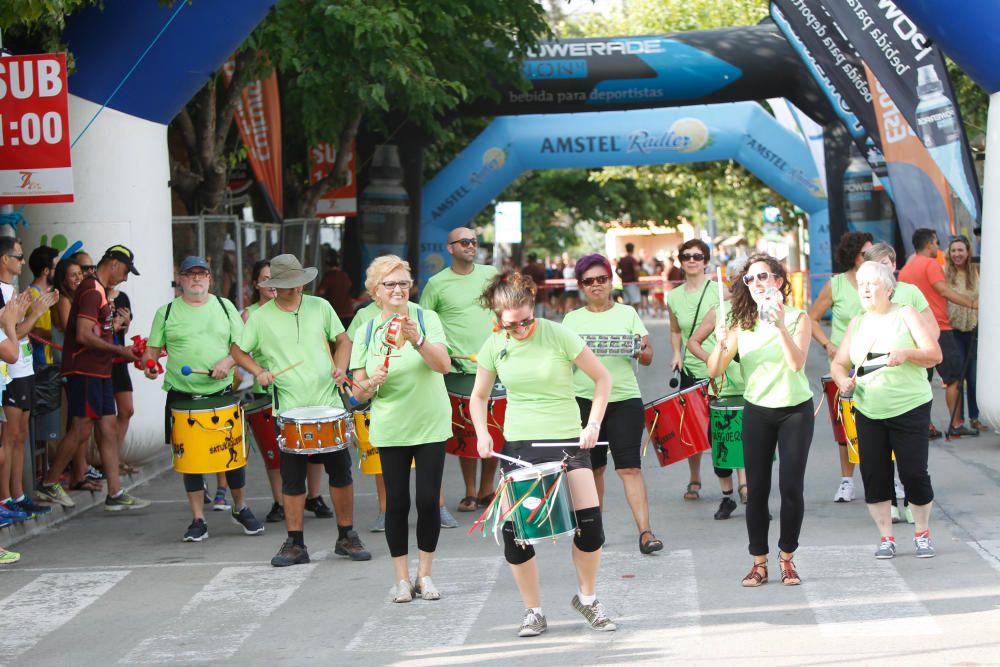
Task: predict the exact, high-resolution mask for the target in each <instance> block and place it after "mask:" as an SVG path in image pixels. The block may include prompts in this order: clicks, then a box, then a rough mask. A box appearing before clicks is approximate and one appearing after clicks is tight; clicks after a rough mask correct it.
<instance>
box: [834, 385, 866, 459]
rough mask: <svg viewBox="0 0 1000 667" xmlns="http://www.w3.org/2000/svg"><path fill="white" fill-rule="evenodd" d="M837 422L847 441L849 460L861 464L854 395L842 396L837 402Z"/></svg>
mask: <svg viewBox="0 0 1000 667" xmlns="http://www.w3.org/2000/svg"><path fill="white" fill-rule="evenodd" d="M837 410H838V414H837V422H838V423H839V424H840V425H841V430H842V431H843V432H844V434H845V436H846V439H847V460H848V461H850V462H851V463H861V457H860V456H859V454H858V426H857V424H856V423H855V422H854V394H842V395H841V396H840V400H839V401H838V402H837Z"/></svg>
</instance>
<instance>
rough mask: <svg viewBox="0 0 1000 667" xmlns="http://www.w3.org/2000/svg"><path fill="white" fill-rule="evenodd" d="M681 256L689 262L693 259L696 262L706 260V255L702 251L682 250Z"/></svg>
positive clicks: (684, 260) (683, 260)
mask: <svg viewBox="0 0 1000 667" xmlns="http://www.w3.org/2000/svg"><path fill="white" fill-rule="evenodd" d="M680 257H681V261H682V262H689V261H691V260H694V261H696V262H704V261H705V256H704V255H703V254H701V253H700V252H682V253H681V255H680Z"/></svg>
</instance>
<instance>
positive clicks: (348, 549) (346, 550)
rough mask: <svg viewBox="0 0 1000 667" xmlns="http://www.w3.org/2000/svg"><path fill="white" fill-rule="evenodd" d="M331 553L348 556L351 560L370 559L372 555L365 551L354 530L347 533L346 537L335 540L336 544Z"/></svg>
mask: <svg viewBox="0 0 1000 667" xmlns="http://www.w3.org/2000/svg"><path fill="white" fill-rule="evenodd" d="M333 553H335V554H337V555H338V556H348V557H350V559H351V560H371V559H372V555H371V554H370V553H368V552H367V551H365V545H363V544H362V543H361V538H360V537H358V531H356V530H349V531H347V537H342V538H340V539H339V540H337V544H336V545H335V546H334V548H333Z"/></svg>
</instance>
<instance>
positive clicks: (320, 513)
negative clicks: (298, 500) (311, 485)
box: [306, 496, 333, 519]
mask: <svg viewBox="0 0 1000 667" xmlns="http://www.w3.org/2000/svg"><path fill="white" fill-rule="evenodd" d="M306 509H307V510H309V511H310V512H312V513H313V514H315V515H316V518H318V519H332V518H333V510H332V509H330V506H329V505H327V504H326V503H325V502H324V501H323V496H316V497H315V498H306Z"/></svg>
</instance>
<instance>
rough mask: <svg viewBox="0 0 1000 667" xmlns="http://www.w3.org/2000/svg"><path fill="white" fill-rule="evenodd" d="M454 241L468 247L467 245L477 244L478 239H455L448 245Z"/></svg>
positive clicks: (453, 243)
mask: <svg viewBox="0 0 1000 667" xmlns="http://www.w3.org/2000/svg"><path fill="white" fill-rule="evenodd" d="M456 243H459V244H461V245H462V247H463V248H468V247H469V246H473V247H475V246H477V245H479V241H477V240H476V239H458V240H457V241H452V242H451V243H449V244H448V245H455V244H456Z"/></svg>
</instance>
